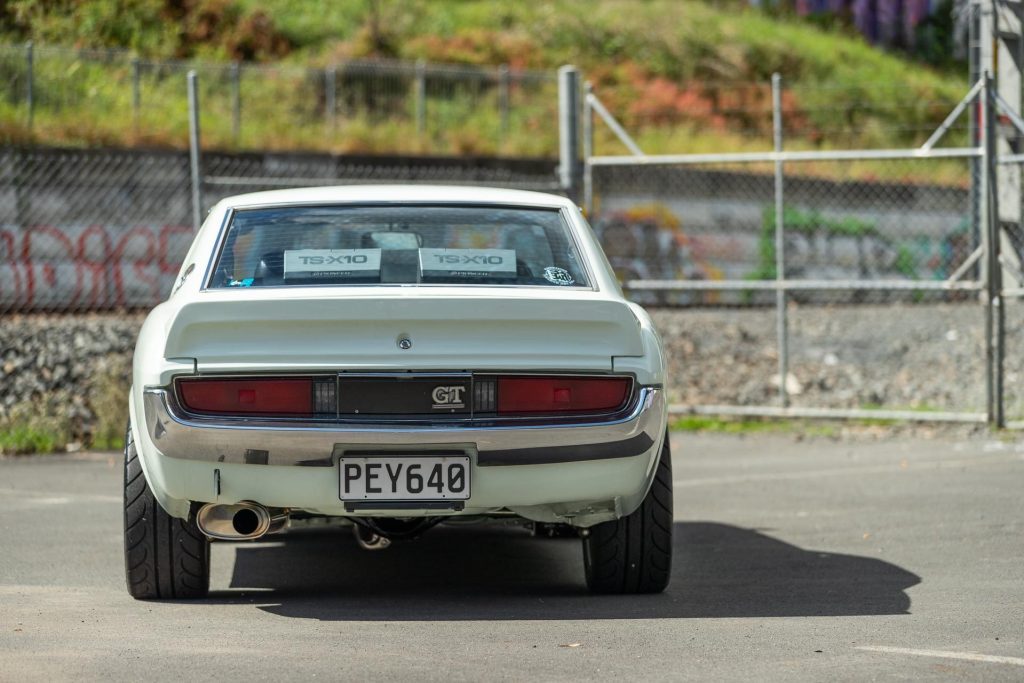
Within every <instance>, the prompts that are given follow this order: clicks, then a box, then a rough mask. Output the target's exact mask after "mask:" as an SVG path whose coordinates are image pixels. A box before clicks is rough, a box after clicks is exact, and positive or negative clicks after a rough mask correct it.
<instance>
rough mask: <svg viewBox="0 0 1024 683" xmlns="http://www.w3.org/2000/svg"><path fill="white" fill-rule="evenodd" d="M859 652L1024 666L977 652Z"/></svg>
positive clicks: (871, 648) (873, 648) (875, 648)
mask: <svg viewBox="0 0 1024 683" xmlns="http://www.w3.org/2000/svg"><path fill="white" fill-rule="evenodd" d="M855 649H857V650H866V651H868V652H885V653H887V654H894V655H913V656H916V657H940V658H942V659H961V660H964V661H967V662H985V663H987V664H1011V665H1013V666H1024V657H1002V656H999V655H980V654H978V653H976V652H950V651H947V650H916V649H914V648H910V647H887V646H885V645H862V646H859V647H856V648H855Z"/></svg>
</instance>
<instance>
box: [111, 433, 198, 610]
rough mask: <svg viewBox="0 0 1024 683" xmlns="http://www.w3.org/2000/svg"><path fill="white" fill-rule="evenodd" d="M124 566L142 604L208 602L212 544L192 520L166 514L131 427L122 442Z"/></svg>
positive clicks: (135, 593)
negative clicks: (158, 500) (200, 599)
mask: <svg viewBox="0 0 1024 683" xmlns="http://www.w3.org/2000/svg"><path fill="white" fill-rule="evenodd" d="M124 444H125V445H124V565H125V574H126V576H127V579H128V592H129V593H130V594H131V596H132V597H133V598H136V599H138V600H159V599H164V600H172V599H179V600H187V599H190V598H202V597H205V596H206V594H207V592H208V591H209V587H210V543H209V541H207V539H206V537H205V536H203V534H202V532H200V531H199V528H198V527H197V526H196V523H195V521H194V520H188V521H185V520H181V519H177V518H176V517H171V516H170V515H169V514H167V513H166V512H164V509H163V508H162V507H160V504H159V503H157V502H156V498H155V497H154V496H153V492H152V491H151V490H150V488H149V484H148V483H147V482H146V477H145V475H144V474H143V473H142V464H141V463H140V462H139V454H138V452H137V451H136V449H135V441H134V439H133V438H132V430H131V426H129V428H128V434H127V435H126V436H125V438H124Z"/></svg>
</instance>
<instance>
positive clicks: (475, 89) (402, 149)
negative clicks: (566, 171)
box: [0, 45, 558, 156]
mask: <svg viewBox="0 0 1024 683" xmlns="http://www.w3.org/2000/svg"><path fill="white" fill-rule="evenodd" d="M190 70H194V71H196V73H197V75H198V81H199V88H200V98H199V99H200V106H201V115H202V119H203V125H204V129H203V138H204V140H203V142H204V146H207V147H210V148H214V149H227V150H261V151H263V150H309V149H319V150H325V149H326V150H332V151H335V152H344V153H369V152H376V153H405V154H409V153H415V154H474V155H481V154H497V153H502V154H509V155H517V156H546V155H553V154H554V152H555V150H556V149H557V144H558V140H557V135H558V131H557V129H556V128H555V127H554V126H552V125H550V124H551V122H553V121H554V120H555V111H556V108H557V93H556V88H557V85H556V82H555V77H554V74H553V73H549V72H544V71H529V70H522V69H513V68H509V67H508V66H500V67H472V66H463V65H446V64H430V63H426V62H402V61H388V60H374V61H369V60H349V61H346V62H339V63H331V64H327V65H325V66H323V67H319V68H307V67H298V66H287V65H274V66H269V65H259V64H239V63H234V64H212V63H200V62H197V63H188V62H175V61H152V60H145V59H139V58H137V57H134V56H133V55H132V54H131V53H128V52H124V51H119V50H109V51H97V50H71V49H66V48H55V47H44V46H35V47H33V46H32V45H0V84H2V85H3V86H4V87H3V93H4V96H3V98H2V101H0V122H2V125H3V130H2V138H3V139H5V140H6V141H7V142H13V143H18V144H26V143H31V142H41V141H46V142H47V144H73V145H82V144H85V145H91V146H97V145H109V146H119V147H124V146H128V145H149V146H154V145H156V146H161V147H177V148H184V147H186V146H187V145H188V107H187V92H186V86H185V74H186V73H187V72H188V71H190Z"/></svg>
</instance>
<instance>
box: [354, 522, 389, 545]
mask: <svg viewBox="0 0 1024 683" xmlns="http://www.w3.org/2000/svg"><path fill="white" fill-rule="evenodd" d="M352 531H353V533H355V536H356V543H358V544H359V547H360V548H362V549H363V550H385V549H386V548H387V547H388V546H390V545H391V539H390V538H385V537H384V536H381V535H380V534H377V533H375V532H373V531H371V530H370V529H367V528H366V527H364V526H363V525H361V524H353V525H352Z"/></svg>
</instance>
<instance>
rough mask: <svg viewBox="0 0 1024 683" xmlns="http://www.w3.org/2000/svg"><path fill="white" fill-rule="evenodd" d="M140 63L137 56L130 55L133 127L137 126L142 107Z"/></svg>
mask: <svg viewBox="0 0 1024 683" xmlns="http://www.w3.org/2000/svg"><path fill="white" fill-rule="evenodd" d="M141 80H142V63H141V62H140V61H139V58H138V57H132V119H133V121H134V123H135V127H136V128H138V127H139V115H140V109H141V108H142V83H141Z"/></svg>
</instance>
